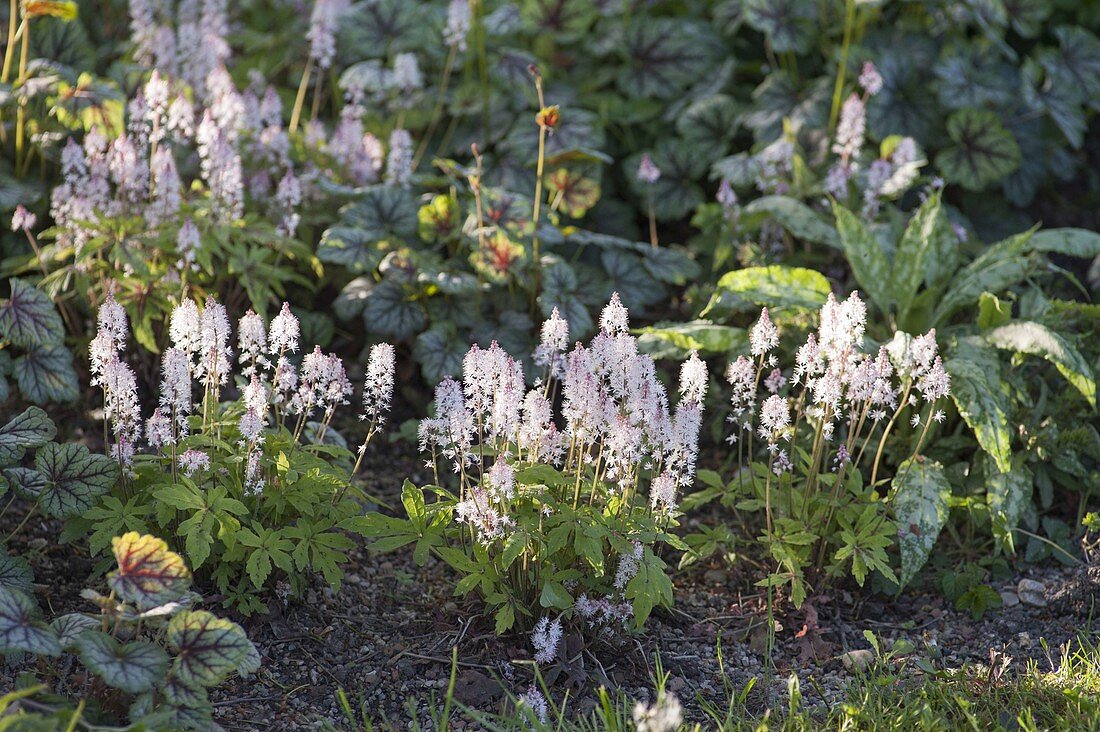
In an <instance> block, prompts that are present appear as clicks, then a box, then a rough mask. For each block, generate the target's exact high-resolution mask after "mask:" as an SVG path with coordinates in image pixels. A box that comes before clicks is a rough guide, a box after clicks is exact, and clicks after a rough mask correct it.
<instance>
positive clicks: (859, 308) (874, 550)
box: [691, 293, 950, 605]
mask: <svg viewBox="0 0 1100 732" xmlns="http://www.w3.org/2000/svg"><path fill="white" fill-rule="evenodd" d="M866 317H867V310H866V306H865V304H864V303H863V301H862V300H861V299H860V298H859V294H858V293H852V295H850V296H849V297H848V299H847V300H845V301H844V302H838V301H837V300H836V299H835V298H834V297H833V295H832V294H831V293H830V295H829V296H828V300H827V302H826V303H825V305H824V307H822V309H821V312H820V316H819V320H820V324H819V327H818V329H817V332H816V335H815V334H812V333H811V334H810V335H809V336H808V337H807V339H806V341H805V342H804V343H803V344H802V345H801V346H799V347H798V349H797V350H796V353H795V356H794V358H793V363H782V362H781V360H780V358H779V356H778V355H777V353H776V351H777V350H778V349H779V346H780V333H779V329H778V328H777V326H776V325H775V324H774V323H773V322H772V320H771V318H770V317H769V314H768V310H767V308H765V309H764V310H763V311H762V312H761V315H760V319H759V320H758V321H757V322H756V324H755V325H754V326H753V327H752V329H751V330H750V334H749V355H742V356H739V357H738V358H737V359H736V360H735V361H734V362H733V363H731V364H730V366H729V369H728V371H727V374H726V379H727V381H728V382H729V384H730V387H731V391H732V396H731V411H730V416H729V421H730V422H731V423H732V424H733V433H732V434H731V435H730V437H729V442H730V443H731V444H735V445H736V446H737V463H736V464H737V465H745V467H744V468H740V469H738V470H737V473H736V474H735V475H734V476H733V477H732V478H730V479H728V480H724V479H722V478H721V477H719V475H718V474H717V473H714V472H707V473H705V474H704V476H702V479H703V480H704V482H706V483H708V484H709V487H708V488H707V489H704V491H702V492H701V493H697V494H695V495H694V496H692V499H691V503H692V504H698V503H701V502H705V501H707V500H710V499H713V498H715V497H718V496H722V495H724V494H726V492H727V491H730V494H729V495H730V497H731V499H732V497H733V496H736V497H737V499H736V507H737V508H738V509H739V510H741V511H749V512H757V511H762V512H763V518H764V521H763V527H762V528H763V533H762V534H761V536H760V540H761V541H762V542H763V543H764V545H765V547H766V548H767V550H768V551H769V553H770V554H771V557H772V561H774V562H775V564H776V567H777V568H776V570H775V571H774V572H773V573H772V574H771V575H770V576H769V577H768V578H767V579H765V580H762V582H761V584H762V585H764V586H769V587H771V586H785V587H787V589H788V591H789V593H790V597H791V600H792V601H793V602H794V603H795V604H796V605H800V604H801V603H802V601H803V600H804V599H805V598H806V596H807V594H808V592H810V591H811V590H817V591H820V590H821V589H822V588H823V586H824V583H825V581H827V580H826V578H835V577H841V576H846V575H848V574H851V575H852V576H854V577H855V579H856V581H857V582H858V583H859V584H860V585H862V584H863V583H864V581H865V580H866V578H867V576H868V574H870V573H871V572H874V571H878V572H881V573H882V574H883V575H884V576H885V577H887V578H889V579H890V580H891V581H893V582H895V583H896V582H898V577H897V576H896V575H895V573H894V571H893V570H892V569H891V566H890V559H889V556H888V554H887V549H888V548H890V547H892V546H893V544H894V542H895V539H897V538H899V537H900V539H899V541H900V548H901V577H900V581H901V582H902V583H905V582H907V581H908V580H909V579H910V578H911V577H912V576H913V574H914V573H915V572H916V570H917V569H919V568H920V566H921V565H922V564H923V563H924V561H925V559H927V556H928V553H929V551H930V550H931V547H932V544H933V543H934V542H935V539H936V535H937V534H938V533H939V530H940V528H941V526H942V520H940V521H939V522H938V523H936V522H933V521H930V520H929V518H928V517H926V516H925V515H924V508H925V497H924V493H925V492H926V491H927V490H928V487H927V485H928V483H929V482H930V481H933V482H934V481H935V480H941V481H942V480H943V479H942V470H943V469H942V466H940V465H939V464H938V463H935V462H934V461H932V460H929V459H928V458H926V457H924V455H923V454H922V452H923V448H924V447H925V446H926V445H927V441H928V437H929V433H930V431H931V430H932V426H933V424H934V423H937V422H942V421H943V419H944V418H945V413H944V411H943V410H942V409H940V406H941V404H942V400H943V399H944V398H945V397H946V396H947V395H948V393H949V383H950V379H949V377H948V375H947V373H946V372H945V371H944V368H943V364H942V361H941V360H940V357H939V354H938V346H937V343H936V333H935V331H930V332H929V333H927V334H926V335H923V336H920V337H919V338H915V339H911V340H904V339H896V340H895V341H893V342H891V343H890V344H889V345H888V346H887V345H883V346H880V347H879V348H878V349H877V351H875V350H872V351H871V352H870V353H868V352H865V351H864V347H865V346H864V339H865V330H866ZM903 427H906V428H908V429H902V428H903ZM890 441H895V442H900V443H901V444H903V445H905V447H904V449H905V450H906V451H907V452H908V458H907V459H906V460H905V461H904V462H902V464H901V465H900V466H899V467H898V469H897V473H896V474H895V475H885V474H884V471H882V467H883V455H884V450H885V448H886V445H887V443H888V442H890ZM887 482H889V486H888V487H887V486H886V485H885V484H886V483H887ZM937 485H938V484H937ZM731 489H732V490H731ZM880 490H881V492H882V493H884V494H885V495H884V496H882V497H880V495H879V493H880ZM932 518H935V517H932ZM898 527H900V528H898Z"/></svg>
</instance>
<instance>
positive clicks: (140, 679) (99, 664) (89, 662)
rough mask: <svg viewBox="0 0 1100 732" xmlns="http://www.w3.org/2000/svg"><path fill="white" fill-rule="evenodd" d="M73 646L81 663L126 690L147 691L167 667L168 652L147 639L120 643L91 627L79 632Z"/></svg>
mask: <svg viewBox="0 0 1100 732" xmlns="http://www.w3.org/2000/svg"><path fill="white" fill-rule="evenodd" d="M75 646H76V649H77V652H78V654H79V655H80V661H81V663H83V664H84V665H85V666H86V667H88V669H89V670H90V671H92V672H93V673H94V674H95V675H96V676H99V677H100V678H101V679H103V681H104V682H106V683H107V684H108V685H109V686H113V687H114V688H116V689H121V690H122V691H125V692H126V693H127V694H140V693H142V692H144V691H149V690H150V689H152V688H153V686H154V685H155V684H156V683H157V681H159V680H160V679H162V678H163V677H164V674H165V672H166V671H167V670H168V654H166V653H165V652H164V649H162V648H161V647H160V646H157V645H154V644H153V643H149V642H147V641H133V642H130V643H126V644H122V643H119V642H118V641H117V640H115V639H114V638H112V637H111V636H109V635H107V634H106V633H103V632H100V631H98V630H92V631H85V632H84V633H82V634H81V635H80V637H78V638H77V639H76V643H75Z"/></svg>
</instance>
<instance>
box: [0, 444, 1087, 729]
mask: <svg viewBox="0 0 1100 732" xmlns="http://www.w3.org/2000/svg"><path fill="white" fill-rule="evenodd" d="M372 452H374V455H373V456H372V457H371V458H370V463H373V464H370V465H368V469H367V471H366V474H367V475H369V476H372V477H371V479H370V480H369V484H368V486H367V490H368V492H369V493H371V494H372V495H375V496H377V497H378V498H379V499H380V500H381V501H383V502H388V503H391V504H392V503H396V501H395V500H394V499H395V498H396V494H397V492H398V491H399V489H400V485H401V481H402V480H403V478H404V477H405V476H410V477H411V478H412V479H413V480H414V481H416V480H417V479H420V480H421V482H424V481H425V480H426V479H427V475H426V474H425V470H424V468H423V465H422V463H421V461H420V459H419V458H418V457H417V456H416V455H414V454H412V453H411V452H410V451H409V450H408V449H407V448H399V447H395V448H391V447H389V446H387V447H386V448H385V449H382V450H372ZM21 514H22V512H21V511H20V506H19V505H18V504H16V505H15V506H14V507H13V510H12V511H9V514H8V516H7V517H5V518H4V519H3V521H0V524H4V525H6V524H8V523H9V522H10V523H13V524H14V520H13V519H15V520H17V517H19V518H21ZM11 528H12V527H11V526H0V529H4V530H5V533H6V531H9V530H10V529H11ZM59 530H60V526H59V525H58V524H57V522H53V521H48V520H34V519H32V520H31V521H30V522H29V523H28V526H27V528H26V529H24V531H23V532H22V533H21V534H20V535H19V536H18V537H17V538H16V539H15V540H14V541H13V546H12V549H13V551H15V552H23V553H25V554H26V555H29V559H30V561H31V564H32V566H33V568H34V572H35V581H36V595H37V599H38V600H39V603H40V605H41V606H42V609H43V612H44V614H45V615H46V616H47V618H49V617H53V616H55V615H57V614H61V613H64V612H71V611H75V610H88V609H89V608H88V607H87V606H86V605H85V604H84V601H83V600H81V599H80V597H79V593H80V589H81V588H82V587H84V586H85V585H89V586H93V587H100V586H101V585H102V579H101V578H100V579H93V580H89V579H88V578H89V577H90V576H91V575H93V574H94V573H95V572H96V571H97V569H98V570H100V571H102V569H104V567H102V566H101V567H97V560H96V559H93V558H90V557H88V556H87V554H86V550H84V549H83V548H77V547H73V546H63V545H59V544H57V543H56V540H55V538H56V536H57V534H58V532H59ZM349 560H350V561H349V563H348V565H347V566H346V567H345V570H346V578H345V580H344V583H343V585H342V586H341V587H340V589H339V591H333V590H332V589H331V588H329V587H328V586H326V585H324V584H322V583H320V582H317V583H315V584H314V585H313V587H312V588H311V589H309V590H308V591H307V593H306V596H305V597H304V598H302V599H300V600H297V601H291V602H289V603H288V604H285V605H284V604H282V603H281V602H280V601H279V600H278V599H276V598H271V599H270V600H269V602H268V604H269V607H270V610H271V612H270V614H268V615H266V616H254V617H251V618H235V619H237V620H238V621H239V622H241V624H242V625H243V626H244V627H245V629H246V630H247V631H248V634H249V637H250V638H251V639H252V640H253V642H254V643H255V644H256V646H257V648H258V649H259V650H260V653H261V655H262V657H263V665H262V667H261V668H260V670H259V671H258V672H257V673H256V674H254V675H252V676H251V677H249V678H233V679H231V680H230V681H228V682H227V683H225V684H224V685H223V686H221V687H219V688H218V689H217V690H215V691H214V693H213V694H212V698H213V700H214V704H215V718H216V720H217V721H218V723H219V724H221V725H222V726H223V727H224V728H225V729H227V730H293V729H311V728H317V727H319V726H321V722H322V720H328V721H330V722H331V723H333V724H335V725H337V726H338V727H340V728H346V724H345V723H344V716H343V712H342V711H341V710H340V707H339V702H338V696H337V694H338V691H339V690H341V689H342V690H344V691H345V693H346V694H347V697H348V698H349V700H350V702H351V704H352V706H353V707H358V706H359V705H360V704H362V706H363V708H365V709H366V710H368V711H369V713H370V715H371V716H372V717H373V718H374V720H375V722H376V723H379V722H382V723H386V722H388V723H389V724H390V725H392V726H393V727H395V728H399V729H405V728H407V726H408V724H409V721H410V719H411V717H412V716H415V717H416V718H417V719H419V720H420V721H421V722H424V723H427V722H429V720H430V716H431V713H432V710H433V709H436V708H438V706H439V705H438V704H437V701H438V700H439V699H441V698H442V697H443V696H444V695H445V693H446V689H447V685H448V681H449V678H450V674H451V668H452V663H451V658H452V648H455V647H457V649H458V651H457V658H458V667H457V676H456V686H455V688H456V696H457V698H458V699H459V701H461V702H462V703H463V704H465V705H468V706H469V707H472V708H474V709H478V710H482V711H500V712H504V711H507V709H508V707H509V705H510V703H511V702H510V701H509V698H510V696H514V695H518V694H521V693H523V692H524V691H526V690H527V689H528V687H529V686H530V684H531V679H532V670H531V669H532V667H531V657H532V649H531V647H530V644H529V642H528V641H527V640H526V639H525V638H522V637H507V636H506V637H497V636H496V635H495V634H494V633H493V629H492V624H491V622H490V621H489V620H487V619H485V618H481V617H479V605H478V603H477V601H476V599H474V598H473V597H472V596H471V597H470V598H455V597H453V595H452V588H453V586H454V582H455V577H454V575H453V574H452V573H451V572H450V570H449V569H448V568H447V567H446V566H444V565H442V564H441V563H440V562H437V561H435V560H434V559H430V560H429V561H428V563H427V564H426V565H425V566H423V567H419V566H417V565H416V564H415V563H414V562H413V561H412V556H411V551H397V552H395V553H393V554H388V555H372V554H371V553H370V552H368V551H367V550H366V549H364V548H363V547H361V546H360V547H357V548H356V549H355V550H353V551H352V553H351V555H350V557H349ZM753 579H754V577H752V576H751V571H750V570H749V569H748V568H744V569H741V568H739V567H738V566H735V567H733V568H730V567H727V566H723V565H721V564H717V563H715V564H710V565H703V566H698V567H695V568H692V569H690V570H688V571H684V572H679V573H677V574H675V576H674V582H675V586H676V587H675V598H676V605H675V607H674V608H672V609H671V610H667V611H661V610H658V611H657V612H655V613H654V615H653V617H652V618H651V619H650V621H649V623H648V624H647V626H646V630H645V632H644V633H643V634H639V635H633V636H632V635H626V634H622V635H618V636H604V637H601V638H598V639H595V640H593V639H591V638H589V639H588V640H587V641H584V640H582V636H581V635H580V634H579V633H578V632H576V631H575V630H573V631H567V636H566V640H565V642H564V643H563V644H562V646H563V650H562V651H561V652H559V660H558V661H557V662H556V663H555V664H554V665H552V666H543V667H542V674H543V677H544V678H545V679H546V681H547V683H548V684H549V685H550V688H551V691H552V693H553V694H554V696H555V700H559V701H560V699H561V698H563V697H564V696H565V694H566V692H568V693H569V699H570V700H571V701H570V708H571V709H572V710H573V711H574V713H583V712H586V711H588V710H590V709H592V707H593V705H594V704H595V697H596V694H595V689H597V688H598V687H599V686H600V685H603V686H606V687H608V688H612V689H616V690H619V691H621V692H623V693H624V694H626V695H628V696H630V697H632V698H634V699H638V700H643V701H644V700H647V699H648V698H649V696H650V695H651V693H652V691H651V690H652V682H651V679H652V677H653V674H654V672H655V669H654V658H655V656H657V655H659V656H660V660H661V663H662V665H663V668H664V670H665V671H666V672H668V673H670V674H671V676H670V680H669V688H670V689H671V690H672V691H673V692H675V693H676V695H677V696H678V697H679V698H680V699H681V701H682V703H683V706H684V710H685V714H686V716H687V717H688V719H691V720H695V721H700V722H705V721H706V717H705V705H707V704H713V705H715V706H716V707H725V706H728V700H729V694H730V692H731V690H732V691H733V692H734V693H737V692H739V691H740V690H741V689H742V688H743V687H744V686H745V684H747V683H748V682H749V681H750V680H752V679H756V685H755V687H754V689H753V693H751V694H750V695H749V697H748V702H747V704H748V707H749V711H752V712H763V711H764V710H765V709H766V708H768V707H778V708H782V707H783V706H784V705H785V704H786V694H787V691H786V690H787V678H788V677H789V676H790V675H791V674H792V673H793V674H797V675H798V677H799V679H800V681H801V689H802V694H803V696H804V698H805V700H806V703H807V704H809V705H821V704H826V705H827V704H830V703H831V702H833V701H834V700H836V699H838V698H839V697H840V696H841V695H842V694H843V692H844V688H845V685H846V684H847V683H848V682H849V681H851V679H852V674H853V673H854V671H853V670H851V669H850V668H848V665H849V664H850V663H851V661H852V660H853V659H854V660H856V662H857V665H858V661H859V660H860V659H859V657H860V655H861V654H860V653H856V654H855V655H854V656H848V658H847V659H845V655H846V654H848V653H849V652H852V651H861V650H865V649H869V648H870V645H869V643H868V641H867V640H866V638H865V637H864V631H865V630H871V631H873V632H874V634H875V635H876V636H877V637H878V638H879V639H880V640H881V642H882V643H883V644H884V645H885V646H886V647H890V646H892V644H894V643H895V642H896V641H898V640H901V639H904V640H907V641H909V642H910V643H912V644H913V645H914V647H915V651H914V652H913V653H914V654H916V655H919V656H921V657H923V658H927V659H929V660H931V661H932V662H934V663H935V664H937V665H938V666H942V667H947V668H953V667H957V666H959V665H961V664H962V663H963V662H984V663H989V662H990V651H991V650H995V651H998V652H1000V653H1003V654H1005V655H1006V656H1008V657H1010V658H1011V659H1012V661H1011V664H1012V665H1013V666H1014V667H1017V668H1019V667H1021V665H1022V664H1024V663H1025V662H1027V661H1029V660H1034V661H1036V662H1037V663H1039V664H1040V667H1043V668H1049V667H1050V666H1051V665H1052V664H1054V663H1057V660H1058V655H1059V654H1058V648H1059V646H1060V645H1061V644H1063V643H1067V642H1071V641H1072V640H1073V639H1074V638H1075V637H1076V636H1077V635H1078V634H1079V633H1081V632H1083V631H1084V630H1085V624H1086V623H1087V620H1088V618H1089V617H1090V613H1091V612H1092V605H1093V604H1094V601H1095V599H1096V598H1097V596H1098V592H1100V570H1097V568H1095V567H1093V568H1080V569H1078V570H1076V571H1074V570H1070V569H1065V568H1062V567H1057V566H1046V567H1033V568H1030V569H1028V570H1027V571H1026V574H1023V575H1021V576H1018V577H1015V578H1013V579H1012V580H1011V581H1006V582H1004V583H1002V584H1001V585H998V586H997V589H998V590H1002V591H1004V592H1005V593H1006V594H1005V597H1006V599H1008V600H1009V601H1010V602H1011V600H1012V599H1013V597H1014V596H1015V597H1017V598H1018V597H1021V596H1023V595H1024V594H1027V593H1021V595H1016V593H1015V590H1016V589H1017V587H1018V585H1019V581H1020V580H1021V579H1027V580H1034V581H1036V582H1038V583H1039V584H1040V585H1041V588H1039V586H1033V591H1032V592H1031V593H1030V595H1028V597H1027V599H1028V600H1029V601H1033V602H1041V603H1045V605H1044V606H1041V607H1040V606H1036V605H1033V604H1027V603H1025V602H1019V603H1017V604H1015V605H1013V606H1011V607H1009V606H1008V603H1006V606H1005V607H1003V608H1001V609H998V610H992V611H990V612H987V613H986V614H985V615H984V616H983V617H982V618H981V619H979V620H975V619H974V618H973V617H972V616H971V615H970V613H969V612H958V611H955V610H953V609H952V608H951V607H950V606H949V604H948V603H947V602H946V601H945V600H944V598H943V597H942V596H939V595H936V594H920V593H907V594H906V595H904V596H903V597H901V598H900V599H897V600H884V599H883V598H882V597H880V596H870V594H869V593H866V592H864V593H856V592H847V591H843V590H839V591H836V592H835V593H833V594H832V595H831V596H829V597H812V598H811V599H810V600H809V601H807V603H806V604H804V605H803V607H802V608H801V609H799V610H792V611H789V612H786V613H784V614H781V615H779V616H778V617H777V621H778V627H777V629H776V633H775V636H774V638H775V645H774V648H773V649H772V658H773V661H774V671H772V672H771V673H770V674H769V673H766V664H765V655H766V652H767V650H768V649H767V643H768V641H767V638H768V634H767V633H766V623H767V620H766V618H767V614H766V606H765V601H764V598H763V596H762V595H760V594H759V590H758V589H757V588H755V587H754V586H753ZM197 589H199V590H200V591H201V589H202V588H201V587H200V588H197ZM211 609H212V610H214V611H215V612H219V613H223V614H226V613H225V611H224V610H222V609H220V608H216V607H215V608H211ZM1041 639H1042V640H1045V641H1046V645H1047V648H1048V649H1049V651H1048V650H1044V648H1043V646H1042V645H1041V643H1040V640H1041ZM1048 652H1049V656H1048ZM720 658H721V661H720V660H719V659H720ZM845 660H848V661H849V664H846V663H845V662H844V661H845ZM4 663H5V662H4V661H2V660H0V677H5V676H7V674H6V673H3V670H4V666H3V664H4ZM8 670H9V671H16V670H17V668H13V667H12V666H10V665H9V667H8ZM57 691H62V692H64V691H65V690H64V689H57ZM454 726H455V727H456V728H462V727H463V726H464V723H463V722H462V721H458V722H456V723H454Z"/></svg>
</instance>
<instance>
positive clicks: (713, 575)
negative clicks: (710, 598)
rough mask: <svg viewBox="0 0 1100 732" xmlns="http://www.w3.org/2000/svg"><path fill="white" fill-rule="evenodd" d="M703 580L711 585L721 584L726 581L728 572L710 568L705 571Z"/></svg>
mask: <svg viewBox="0 0 1100 732" xmlns="http://www.w3.org/2000/svg"><path fill="white" fill-rule="evenodd" d="M703 580H704V581H705V582H706V583H707V584H709V585H720V584H723V583H725V581H726V573H725V572H723V571H722V570H720V569H708V570H707V571H706V572H704V573H703Z"/></svg>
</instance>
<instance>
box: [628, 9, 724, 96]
mask: <svg viewBox="0 0 1100 732" xmlns="http://www.w3.org/2000/svg"><path fill="white" fill-rule="evenodd" d="M622 45H623V53H624V55H625V56H626V58H627V62H626V63H625V64H623V65H622V70H621V71H620V72H619V77H618V85H619V89H620V90H622V92H623V93H624V94H626V95H627V96H631V97H650V98H656V99H671V98H672V97H675V96H676V95H678V94H681V93H682V92H683V91H684V89H685V88H686V87H687V86H689V85H690V84H692V83H694V82H695V81H696V80H698V79H700V78H702V77H704V76H705V75H706V73H707V71H708V70H709V69H711V68H712V67H713V66H714V65H715V63H716V62H717V60H718V59H719V57H720V55H721V53H722V44H721V41H720V39H719V38H718V36H717V35H716V34H715V33H714V30H713V29H712V28H711V27H710V26H709V25H706V24H704V23H692V22H686V21H684V20H682V19H672V18H647V19H646V21H645V22H644V23H641V22H638V23H631V24H629V25H627V26H626V27H625V29H624V31H623V40H622Z"/></svg>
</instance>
